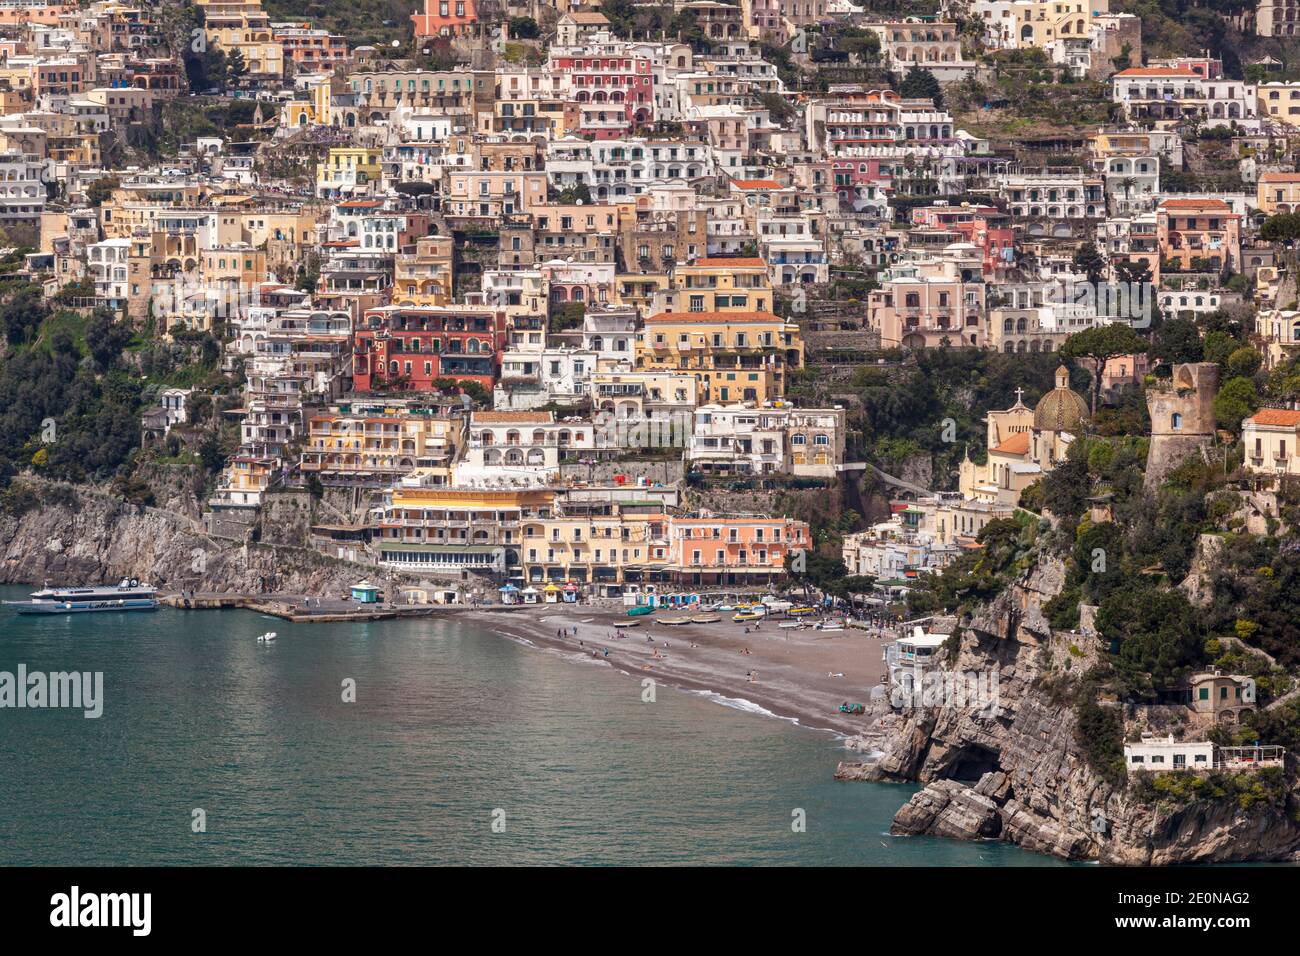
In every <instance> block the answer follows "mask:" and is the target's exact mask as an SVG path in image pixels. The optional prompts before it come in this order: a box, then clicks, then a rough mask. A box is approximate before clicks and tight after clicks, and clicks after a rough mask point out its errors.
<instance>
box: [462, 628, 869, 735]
mask: <svg viewBox="0 0 1300 956" xmlns="http://www.w3.org/2000/svg"><path fill="white" fill-rule="evenodd" d="M529 610H530V611H534V610H535V613H526V612H522V611H521V612H515V613H511V614H501V613H498V612H494V611H491V610H486V609H482V608H480V609H474V610H466V611H465V612H463V613H461V614H459V615H457V617H458V619H460V620H462V621H466V622H472V623H475V624H480V625H483V626H485V627H487V628H488V629H490V630H493V631H496V632H498V633H500V634H502V635H503V636H505V637H507V638H509V639H511V640H514V641H517V642H523V643H528V644H531V645H533V646H536V647H539V648H542V649H544V650H551V651H556V652H559V653H561V654H562V655H563V656H574V655H578V656H580V657H582V658H585V659H587V660H588V661H591V660H595V661H598V662H600V663H604V664H607V665H608V666H610V667H612V668H614V669H615V670H618V671H621V672H623V673H624V674H625V675H627V676H629V677H632V678H642V679H644V678H646V677H649V678H652V679H653V680H654V681H655V682H656V683H657V684H664V685H667V686H669V687H671V688H674V689H676V690H679V691H682V692H684V693H691V694H696V695H700V696H709V697H712V698H713V699H714V700H715V701H716V702H718V703H719V704H721V705H722V706H727V707H731V708H732V709H734V710H741V711H744V712H747V713H754V714H757V715H759V716H770V717H775V718H778V719H781V720H786V721H790V722H793V723H795V724H797V725H799V726H801V727H805V728H807V729H809V730H814V731H818V732H821V733H829V734H831V735H832V736H834V737H836V738H838V739H840V740H845V739H847V738H852V737H861V736H863V735H869V734H870V733H871V727H872V725H873V724H874V723H875V721H876V719H877V718H878V717H880V716H881V715H882V714H883V713H884V712H885V711H884V709H883V708H880V707H877V708H876V709H875V710H873V709H872V708H871V706H870V692H871V687H872V686H874V685H875V684H876V683H877V680H878V675H879V673H880V672H881V671H883V668H884V663H883V661H882V660H881V659H880V658H881V645H882V643H883V642H882V641H881V639H879V638H877V637H876V636H875V635H874V634H873V633H871V632H868V631H864V630H861V629H846V630H844V631H832V632H829V633H826V632H821V631H815V630H812V629H811V628H809V629H805V630H797V631H796V630H784V629H779V628H777V627H776V623H775V620H773V621H771V622H769V624H768V627H766V628H760V629H759V630H753V628H752V625H751V630H750V632H749V633H748V634H746V633H745V632H744V627H743V625H741V624H737V623H735V622H733V621H731V620H729V618H728V616H727V615H725V614H724V615H721V616H722V618H723V619H722V620H721V621H719V622H718V623H716V624H686V625H676V626H673V625H664V624H657V623H654V615H646V616H645V617H642V618H640V619H638V625H639V626H637V627H634V628H625V629H615V628H614V627H613V624H614V622H615V621H620V622H622V621H627V620H629V618H628V617H627V616H626V612H625V611H623V610H622V609H621V608H618V609H613V608H603V607H591V606H585V605H578V606H575V605H539V606H537V607H536V608H535V609H533V608H529ZM574 628H577V634H576V635H574V634H573V629H574ZM557 630H564V631H565V634H564V635H562V636H560V635H557V634H556V631H557ZM647 637H649V638H652V639H653V640H652V641H648V640H647ZM665 642H667V646H666V647H665ZM606 649H608V652H609V653H608V655H606V654H605V651H606ZM745 650H748V652H749V653H747V654H746V653H742V652H743V651H745ZM593 651H594V652H595V655H596V656H595V657H592V653H593ZM656 653H657V654H658V655H659V656H658V657H656V656H655V655H656ZM750 671H753V672H754V673H755V676H756V679H755V680H753V681H751V680H750V679H749V677H748V674H749V672H750ZM845 701H847V702H849V703H861V704H866V705H868V709H867V711H866V713H864V714H858V715H849V714H843V713H840V712H839V710H838V708H839V705H840V704H841V703H844V702H845ZM732 702H734V703H735V704H747V705H749V706H734V704H733V703H732Z"/></svg>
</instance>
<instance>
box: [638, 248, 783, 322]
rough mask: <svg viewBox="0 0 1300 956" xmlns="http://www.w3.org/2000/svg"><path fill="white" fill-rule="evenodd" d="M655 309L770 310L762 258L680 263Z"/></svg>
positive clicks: (770, 304)
mask: <svg viewBox="0 0 1300 956" xmlns="http://www.w3.org/2000/svg"><path fill="white" fill-rule="evenodd" d="M654 303H655V306H656V308H655V311H656V312H769V311H771V309H772V283H771V281H770V280H769V279H768V275H767V263H766V262H764V261H763V260H762V259H741V258H733V259H726V258H722V259H708V258H706V259H697V260H695V262H693V263H691V264H689V265H679V266H677V267H676V268H675V269H674V270H673V273H672V283H671V286H670V288H669V290H668V292H667V293H665V294H663V295H659V296H656V297H655V299H654Z"/></svg>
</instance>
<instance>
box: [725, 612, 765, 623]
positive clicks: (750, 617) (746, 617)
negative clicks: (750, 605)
mask: <svg viewBox="0 0 1300 956" xmlns="http://www.w3.org/2000/svg"><path fill="white" fill-rule="evenodd" d="M731 619H732V620H733V621H735V622H736V623H738V624H739V623H743V622H745V621H761V620H763V615H762V614H759V613H758V612H757V611H737V612H736V613H735V614H733V615H732V616H731Z"/></svg>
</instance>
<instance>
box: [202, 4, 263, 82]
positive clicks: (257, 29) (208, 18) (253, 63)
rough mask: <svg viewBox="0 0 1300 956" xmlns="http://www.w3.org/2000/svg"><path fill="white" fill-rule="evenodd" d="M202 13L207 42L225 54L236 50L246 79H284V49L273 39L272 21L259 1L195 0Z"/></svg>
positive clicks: (228, 54)
mask: <svg viewBox="0 0 1300 956" xmlns="http://www.w3.org/2000/svg"><path fill="white" fill-rule="evenodd" d="M196 2H197V3H198V7H199V10H200V11H201V12H202V14H203V32H204V35H205V37H206V39H207V42H208V43H210V44H212V45H213V46H214V47H216V48H217V49H219V50H222V51H224V52H225V54H226V55H227V57H229V56H230V55H231V54H233V53H234V52H235V51H236V50H238V51H239V53H240V55H241V56H243V58H244V65H245V67H247V69H248V73H247V75H246V77H245V78H246V79H247V80H254V81H255V80H258V79H270V78H275V79H279V78H280V77H282V76H284V46H283V44H281V43H280V41H278V40H276V39H275V35H274V33H273V31H272V30H271V18H270V17H269V16H268V15H267V13H266V11H265V10H263V9H262V4H261V0H247V2H244V0H196Z"/></svg>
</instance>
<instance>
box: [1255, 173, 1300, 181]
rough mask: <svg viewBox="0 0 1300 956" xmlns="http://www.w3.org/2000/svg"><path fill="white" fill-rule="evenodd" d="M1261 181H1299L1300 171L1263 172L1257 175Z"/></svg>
mask: <svg viewBox="0 0 1300 956" xmlns="http://www.w3.org/2000/svg"><path fill="white" fill-rule="evenodd" d="M1259 181H1260V182H1261V183H1300V173H1265V174H1264V175H1262V176H1260V177H1259Z"/></svg>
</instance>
